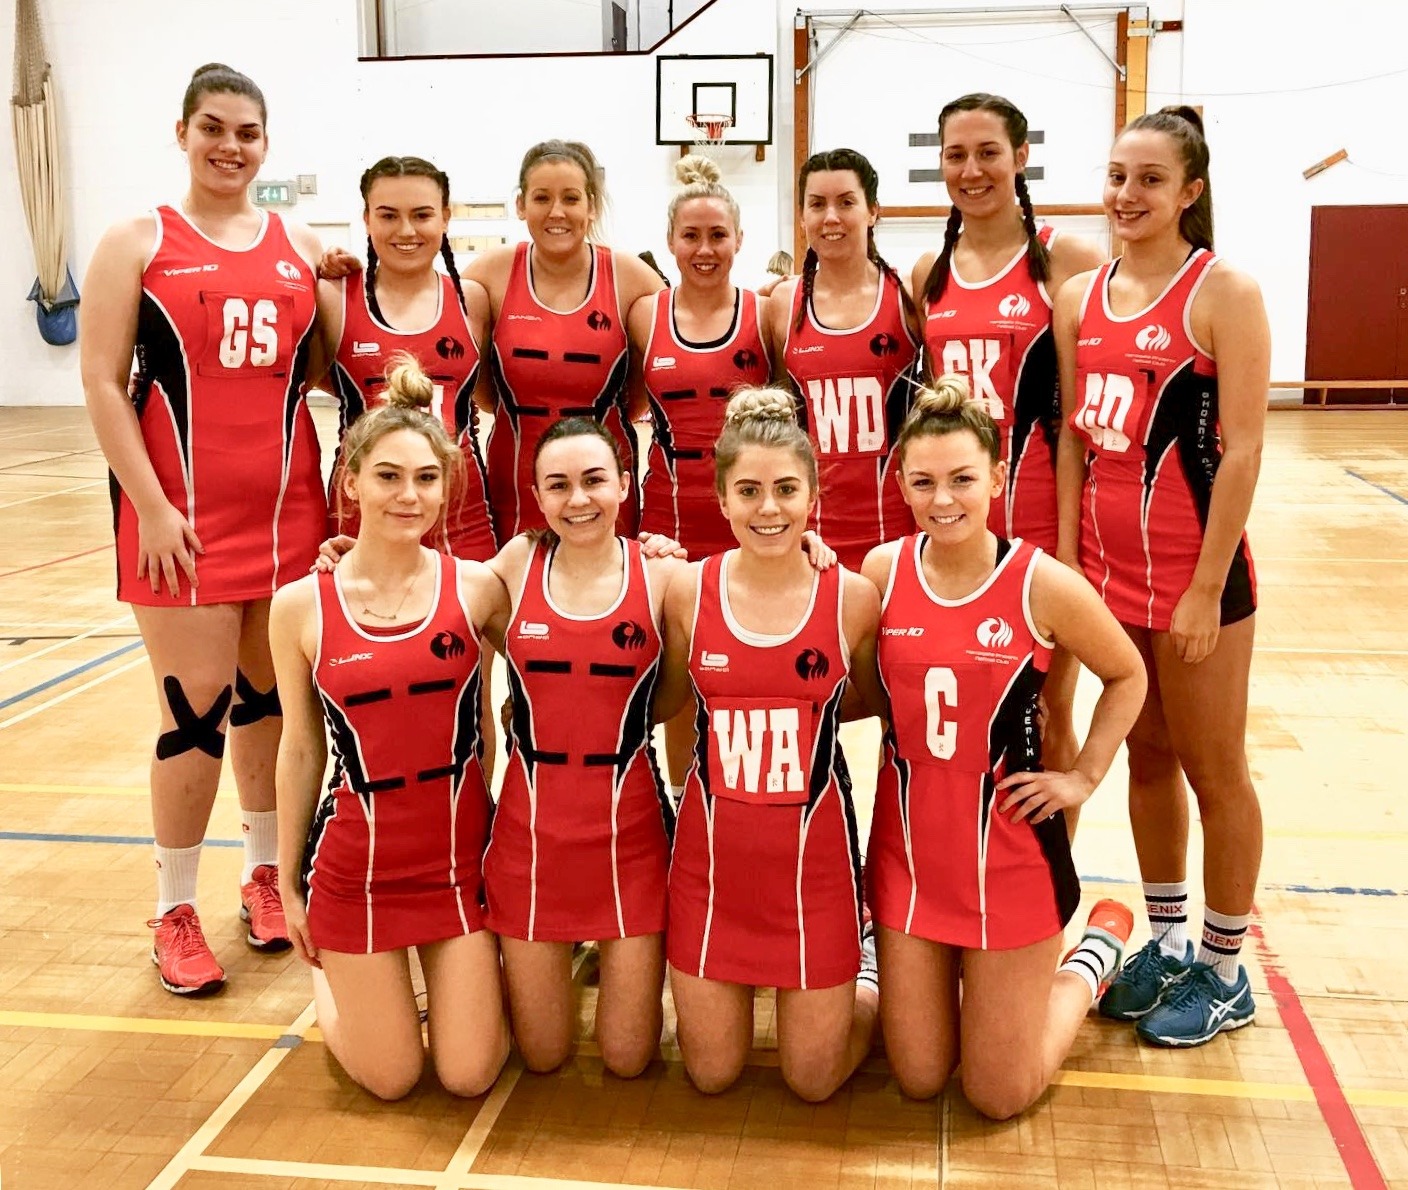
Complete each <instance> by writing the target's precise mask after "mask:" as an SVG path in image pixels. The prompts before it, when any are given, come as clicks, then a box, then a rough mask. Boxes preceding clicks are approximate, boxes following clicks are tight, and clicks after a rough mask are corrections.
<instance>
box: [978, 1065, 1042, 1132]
mask: <svg viewBox="0 0 1408 1190" xmlns="http://www.w3.org/2000/svg"><path fill="white" fill-rule="evenodd" d="M960 1077H961V1079H962V1081H963V1094H964V1096H965V1097H966V1098H967V1100H968V1102H969V1103H971V1104H972V1105H973V1107H974V1108H976V1109H977V1110H978V1111H979V1112H981V1113H982V1114H983V1115H985V1116H987V1117H988V1119H990V1120H1010V1119H1012V1117H1013V1116H1019V1115H1021V1114H1022V1113H1023V1112H1024V1111H1026V1110H1027V1108H1029V1107H1031V1105H1032V1104H1033V1103H1035V1102H1036V1101H1037V1099H1038V1098H1039V1097H1040V1095H1041V1093H1042V1091H1044V1090H1045V1089H1046V1088H1045V1087H1041V1086H1036V1085H1035V1084H1034V1083H1033V1082H1032V1081H1031V1080H1029V1079H1023V1078H1021V1077H1020V1076H1014V1075H1008V1076H1002V1075H995V1074H987V1073H979V1072H973V1073H970V1072H968V1071H967V1070H965V1071H963V1072H962V1074H961V1075H960Z"/></svg>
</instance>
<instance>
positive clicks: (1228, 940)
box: [1198, 908, 1251, 984]
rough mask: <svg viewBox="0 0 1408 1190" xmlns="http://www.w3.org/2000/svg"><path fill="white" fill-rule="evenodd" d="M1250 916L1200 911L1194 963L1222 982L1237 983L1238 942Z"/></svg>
mask: <svg viewBox="0 0 1408 1190" xmlns="http://www.w3.org/2000/svg"><path fill="white" fill-rule="evenodd" d="M1250 921H1251V915H1250V914H1245V915H1243V916H1241V917H1233V916H1231V915H1230V914H1226V913H1218V912H1217V911H1216V910H1213V909H1206V908H1205V909H1204V910H1203V940H1202V942H1201V944H1200V945H1199V946H1198V962H1200V963H1206V964H1207V965H1208V966H1209V967H1211V968H1212V969H1213V970H1214V971H1216V972H1217V977H1218V978H1219V979H1220V980H1222V982H1223V983H1227V984H1232V983H1236V982H1237V968H1238V967H1239V966H1241V963H1242V942H1243V940H1244V939H1245V938H1246V936H1247V923H1248V922H1250Z"/></svg>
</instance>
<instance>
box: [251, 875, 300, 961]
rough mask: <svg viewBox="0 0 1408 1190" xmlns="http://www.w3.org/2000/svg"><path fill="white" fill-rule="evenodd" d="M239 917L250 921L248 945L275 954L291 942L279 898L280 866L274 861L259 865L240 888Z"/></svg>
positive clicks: (285, 948)
mask: <svg viewBox="0 0 1408 1190" xmlns="http://www.w3.org/2000/svg"><path fill="white" fill-rule="evenodd" d="M240 919H241V920H242V921H247V922H249V944H250V945H251V946H252V947H254V948H255V949H256V950H264V951H268V952H269V953H270V954H274V953H276V952H278V951H280V950H287V949H288V948H289V947H290V946H292V945H293V943H291V942H290V941H289V940H288V923H287V922H285V921H284V903H283V901H281V900H280V899H279V869H278V868H277V867H275V866H274V865H273V864H260V865H259V866H258V867H257V868H255V869H254V875H253V876H251V877H250V879H249V883H248V884H246V885H245V886H244V887H243V888H241V889H240Z"/></svg>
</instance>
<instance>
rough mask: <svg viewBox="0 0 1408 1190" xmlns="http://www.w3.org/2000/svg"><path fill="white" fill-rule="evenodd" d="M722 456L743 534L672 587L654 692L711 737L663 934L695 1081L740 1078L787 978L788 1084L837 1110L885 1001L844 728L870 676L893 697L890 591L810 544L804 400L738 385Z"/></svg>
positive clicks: (727, 492)
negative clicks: (886, 663) (806, 546)
mask: <svg viewBox="0 0 1408 1190" xmlns="http://www.w3.org/2000/svg"><path fill="white" fill-rule="evenodd" d="M714 464H715V491H716V492H717V494H718V499H719V503H720V506H721V508H722V510H723V512H724V515H725V516H726V517H727V518H728V522H729V525H730V527H731V528H732V530H733V534H734V538H735V540H736V541H737V543H738V545H737V548H736V549H732V550H729V551H727V552H726V553H722V554H715V555H714V556H713V557H710V558H708V559H706V560H704V561H703V562H697V563H691V564H690V565H689V566H688V567H687V568H683V569H682V570H681V571H680V572H679V573H678V574H677V576H676V578H675V579H674V580H672V582H671V584H670V589H669V591H668V593H667V594H666V597H665V638H666V664H665V682H664V685H663V686H662V689H661V692H660V694H659V696H658V697H657V701H656V709H657V712H658V713H659V714H660V716H661V717H662V718H663V717H668V716H669V715H672V714H674V713H675V712H676V711H678V710H679V708H680V707H681V706H682V705H684V704H685V703H686V702H687V701H689V699H688V695H689V694H690V693H691V692H692V693H693V696H694V697H693V706H694V708H695V723H696V726H697V729H698V734H699V742H698V744H697V745H696V748H695V760H694V765H693V767H692V768H691V770H690V773H689V777H688V780H687V781H686V784H685V793H684V800H683V802H682V803H681V806H680V810H679V821H678V825H677V827H676V832H675V845H674V856H673V859H672V861H671V864H670V889H669V926H668V929H667V930H666V935H665V936H666V947H667V957H668V960H669V969H670V987H671V990H672V992H673V995H674V1004H675V1012H676V1015H677V1018H678V1036H679V1043H680V1049H681V1051H682V1052H683V1054H684V1061H685V1068H686V1070H687V1071H688V1073H689V1076H690V1078H691V1079H692V1080H693V1082H694V1084H695V1086H697V1087H698V1088H699V1089H700V1090H701V1091H704V1092H706V1093H714V1092H719V1091H723V1090H725V1089H726V1088H728V1087H730V1086H731V1085H733V1083H734V1082H735V1081H736V1080H737V1078H738V1076H739V1074H740V1073H741V1072H742V1070H743V1066H744V1063H745V1062H746V1061H747V1057H748V1052H749V1050H750V1048H751V1047H752V1043H753V998H754V990H755V989H756V988H758V987H775V988H777V989H778V991H777V1040H778V1052H779V1058H780V1065H781V1068H782V1077H783V1079H784V1080H785V1081H786V1083H787V1085H788V1086H789V1087H791V1088H792V1089H793V1090H794V1091H795V1092H796V1093H797V1094H798V1095H800V1096H801V1097H802V1098H803V1099H806V1100H809V1101H812V1102H819V1101H821V1100H823V1099H826V1098H827V1097H829V1096H830V1095H831V1094H832V1093H833V1092H834V1091H835V1090H836V1089H837V1088H838V1087H839V1086H840V1085H841V1084H842V1083H843V1082H844V1081H845V1080H846V1079H847V1078H849V1077H850V1075H851V1072H852V1071H854V1070H855V1068H856V1066H857V1065H859V1063H860V1062H861V1060H862V1059H863V1058H864V1057H865V1055H866V1054H867V1053H868V1052H869V1050H870V1044H871V1039H872V1034H873V1032H874V1026H875V1019H876V1012H877V999H878V991H877V988H876V984H875V979H874V966H873V948H872V947H871V945H870V942H869V938H868V937H867V938H866V939H865V945H864V948H863V946H862V933H861V905H860V857H859V853H858V851H857V834H856V818H855V808H854V806H853V804H852V801H851V786H850V778H849V776H848V774H847V772H846V765H845V761H844V759H843V757H842V755H841V749H840V744H839V741H838V739H837V732H838V729H839V727H840V719H841V711H842V702H843V700H844V699H845V697H846V694H847V689H848V678H849V677H850V676H851V675H852V674H854V675H855V676H856V677H857V678H858V679H859V680H860V682H861V687H862V689H861V693H862V695H863V696H865V697H864V701H866V702H867V703H868V704H869V705H870V706H872V707H874V706H878V691H877V690H876V689H875V685H874V677H873V664H874V662H873V656H874V648H875V619H876V613H877V611H878V605H879V599H878V597H877V596H876V593H875V591H874V589H873V588H872V587H871V586H870V585H869V584H868V583H866V582H865V580H864V579H862V578H861V577H860V576H859V575H856V574H852V573H850V572H848V571H846V570H843V569H841V568H839V567H832V568H831V569H829V570H825V571H821V572H817V571H815V570H814V569H813V568H812V566H811V564H810V563H809V562H808V561H807V558H806V556H805V555H804V554H803V553H802V551H801V548H800V546H801V538H802V534H803V532H804V531H805V529H806V526H807V521H808V519H809V518H810V516H811V514H812V511H813V508H814V507H815V504H816V499H817V464H816V456H815V454H814V452H813V450H812V446H811V443H810V441H809V440H808V438H807V435H806V434H805V433H804V432H803V431H802V429H801V428H800V427H799V426H798V424H797V421H796V415H795V408H794V401H793V398H792V395H791V394H790V393H788V392H786V391H784V390H780V389H755V388H745V389H740V390H739V391H738V392H737V393H735V394H734V396H733V397H732V398H731V400H730V401H729V403H728V408H727V411H726V413H725V417H724V429H723V433H722V434H721V435H720V436H719V440H718V443H717V444H716V446H715V451H714ZM867 679H868V680H867Z"/></svg>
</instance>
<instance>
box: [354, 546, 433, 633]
mask: <svg viewBox="0 0 1408 1190" xmlns="http://www.w3.org/2000/svg"><path fill="white" fill-rule="evenodd" d="M354 565H355V562H354ZM424 569H425V551H424V550H421V551H420V565H419V566H417V567H416V572H415V573H414V574H413V575H411V581H410V582H408V583H407V584H406V589H405V591H403V592H402V593H401V602H400V603H398V604H397V605H396V609H395V610H394V611H392V612H389V613H388V612H377V611H372V609H371V608H369V607H368V606H367V605H366V604H365V603H363V604H362V615H364V616H372V617H373V618H375V619H378V620H395V619H397V618H398V617H399V616H400V614H401V609H402V608H403V607H405V606H406V600H407V599H409V598H410V597H411V591H412V590H413V589H414V588H415V585H416V582H417V581H418V580H419V579H420V576H421V572H422V571H423V570H424ZM357 577H358V578H359V579H360V580H361V582H362V584H363V586H365V587H368V588H370V586H371V583H370V582H369V581H368V580H367V576H366V575H365V574H363V573H362V570H361V568H360V567H357Z"/></svg>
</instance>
